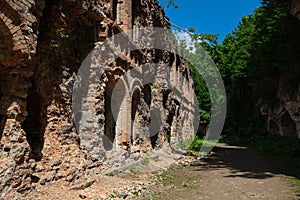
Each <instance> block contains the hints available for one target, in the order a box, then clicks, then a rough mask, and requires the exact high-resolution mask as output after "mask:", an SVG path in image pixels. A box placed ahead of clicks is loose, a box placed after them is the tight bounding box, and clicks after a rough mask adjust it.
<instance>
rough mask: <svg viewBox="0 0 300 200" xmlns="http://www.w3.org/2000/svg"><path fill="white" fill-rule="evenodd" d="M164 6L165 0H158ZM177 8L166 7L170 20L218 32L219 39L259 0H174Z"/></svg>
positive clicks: (207, 31) (201, 30) (257, 3)
mask: <svg viewBox="0 0 300 200" xmlns="http://www.w3.org/2000/svg"><path fill="white" fill-rule="evenodd" d="M159 2H160V3H161V4H162V5H163V6H164V7H165V4H166V0H159ZM175 3H177V4H178V5H179V8H177V9H174V8H169V9H166V13H167V16H168V17H169V18H170V19H171V21H172V22H173V23H175V24H177V25H179V26H181V27H183V28H189V27H193V28H196V30H197V32H199V33H220V37H219V41H222V40H223V39H224V38H225V36H226V34H228V33H230V32H231V31H232V30H233V29H234V28H235V27H236V26H237V25H238V22H239V20H240V19H241V18H242V16H245V15H247V14H251V13H253V11H254V9H255V8H257V7H259V6H260V5H261V4H260V0H213V1H211V0H205V1H204V0H175Z"/></svg>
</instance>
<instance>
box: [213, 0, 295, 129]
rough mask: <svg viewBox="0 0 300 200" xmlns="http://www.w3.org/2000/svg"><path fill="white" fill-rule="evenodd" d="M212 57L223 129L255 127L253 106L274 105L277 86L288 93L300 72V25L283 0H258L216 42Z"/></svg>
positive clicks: (257, 116)
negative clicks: (224, 107) (222, 96)
mask: <svg viewBox="0 0 300 200" xmlns="http://www.w3.org/2000/svg"><path fill="white" fill-rule="evenodd" d="M215 49H216V51H215V52H213V54H214V55H213V57H214V60H215V62H216V63H217V66H218V68H219V70H220V71H221V74H222V76H223V79H224V82H225V85H226V91H227V100H228V117H227V123H226V125H227V128H228V127H229V128H230V129H231V131H232V128H235V129H236V130H235V131H238V129H240V128H241V127H246V129H250V128H253V124H255V126H256V128H260V127H261V125H262V123H261V122H262V119H261V117H260V113H259V109H260V106H261V105H263V104H267V105H270V106H271V107H274V106H276V105H277V104H278V98H277V91H278V90H279V84H280V83H279V82H280V81H281V82H282V83H283V84H281V87H282V88H283V89H284V90H285V91H287V92H289V93H290V95H291V94H293V92H295V90H296V89H297V88H298V84H299V76H300V67H299V64H297V63H300V59H299V52H300V25H299V22H298V21H297V20H296V19H295V18H294V17H293V16H291V15H290V13H289V10H288V2H287V1H281V0H273V1H270V0H263V1H262V6H261V7H260V8H257V9H256V10H255V12H254V13H253V14H251V15H248V16H245V17H243V18H242V19H241V21H240V23H239V25H238V27H237V28H236V29H234V30H233V31H232V33H230V34H228V35H227V36H226V38H225V39H224V41H223V42H222V44H218V45H217V47H216V48H215Z"/></svg>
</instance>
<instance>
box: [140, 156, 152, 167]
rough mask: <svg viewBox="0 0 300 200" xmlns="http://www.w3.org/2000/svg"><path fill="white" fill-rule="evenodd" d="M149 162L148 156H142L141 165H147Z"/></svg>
mask: <svg viewBox="0 0 300 200" xmlns="http://www.w3.org/2000/svg"><path fill="white" fill-rule="evenodd" d="M149 163H150V160H149V158H148V157H143V158H142V160H141V164H142V165H149Z"/></svg>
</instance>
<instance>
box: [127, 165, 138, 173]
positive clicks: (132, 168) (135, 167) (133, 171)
mask: <svg viewBox="0 0 300 200" xmlns="http://www.w3.org/2000/svg"><path fill="white" fill-rule="evenodd" d="M129 170H130V172H131V173H134V174H138V173H140V170H139V168H138V167H137V166H134V165H131V166H130V168H129Z"/></svg>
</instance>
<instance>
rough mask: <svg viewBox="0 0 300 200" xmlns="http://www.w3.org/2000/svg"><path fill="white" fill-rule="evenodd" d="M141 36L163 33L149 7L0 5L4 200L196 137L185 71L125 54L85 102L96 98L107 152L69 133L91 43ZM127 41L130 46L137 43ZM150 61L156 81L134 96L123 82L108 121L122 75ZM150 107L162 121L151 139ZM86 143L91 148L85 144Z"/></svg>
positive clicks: (95, 141)
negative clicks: (122, 98)
mask: <svg viewBox="0 0 300 200" xmlns="http://www.w3.org/2000/svg"><path fill="white" fill-rule="evenodd" d="M139 27H162V28H168V23H167V21H166V20H165V15H164V12H163V9H162V8H160V7H159V5H158V3H157V1H156V0H147V1H143V0H125V1H119V0H92V1H91V0H89V1H85V0H62V1H52V0H18V1H15V0H1V2H0V65H1V69H0V77H1V86H0V88H1V90H0V98H1V102H0V106H1V110H0V121H1V124H0V125H1V126H0V183H1V184H0V191H3V192H2V196H3V195H4V196H5V195H7V194H9V195H12V196H10V197H14V195H15V196H16V195H17V193H15V192H18V193H24V192H26V191H28V190H29V189H30V188H32V186H33V184H34V182H36V181H39V182H41V183H42V184H46V183H47V182H50V181H54V180H58V179H64V180H65V181H67V182H72V181H74V180H76V179H77V178H78V177H79V176H80V175H81V174H82V173H83V172H85V171H86V170H88V169H92V168H95V167H98V166H99V165H101V163H102V162H103V161H104V160H105V159H107V158H108V155H107V151H108V150H110V149H111V148H112V149H113V151H118V150H120V151H128V152H146V151H151V150H152V149H155V148H163V149H166V150H171V149H176V148H177V146H178V143H179V141H180V140H182V139H188V138H189V137H191V136H192V135H193V132H194V127H193V123H192V121H193V120H194V113H193V112H194V110H193V104H194V102H193V101H194V93H193V92H192V89H193V81H192V78H191V71H190V69H189V68H188V67H187V63H186V62H185V61H184V60H183V59H182V58H180V57H179V56H176V55H174V54H173V53H170V52H165V51H161V50H154V49H147V50H142V51H138V52H134V53H130V52H128V56H127V57H124V58H123V60H122V59H119V60H117V61H116V62H115V66H112V65H109V66H106V70H105V71H104V72H103V73H102V74H101V75H99V76H98V79H99V81H98V82H97V84H95V85H91V86H90V89H89V93H88V94H87V96H86V97H90V98H94V99H96V101H95V102H96V105H94V107H95V109H96V111H97V116H96V120H97V131H98V132H99V131H100V132H101V133H102V134H104V135H105V136H106V137H107V138H108V139H109V140H110V141H111V143H112V144H113V145H114V147H112V146H109V147H105V145H104V141H103V140H102V139H101V137H99V135H93V134H94V132H92V131H89V130H85V129H84V126H81V129H80V130H76V127H75V124H74V118H73V117H72V115H73V112H72V90H73V85H74V82H75V80H76V77H77V75H76V74H77V72H78V69H79V68H80V65H81V64H82V62H83V60H84V59H85V58H86V56H87V55H88V54H89V53H90V52H91V50H92V49H93V48H94V47H95V44H101V42H103V41H105V39H106V38H109V37H111V36H112V35H114V34H117V33H120V32H122V31H127V30H130V29H132V28H139ZM128 37H130V38H133V39H134V37H136V35H135V34H131V35H128ZM149 62H156V63H160V65H159V67H158V71H159V73H158V74H157V77H156V80H155V82H154V83H151V84H146V85H143V84H138V85H137V87H130V86H129V85H128V83H124V84H123V87H125V88H127V90H125V91H127V92H129V93H128V94H130V95H127V97H126V98H127V100H128V101H127V103H126V104H122V105H121V106H123V107H122V108H123V109H122V111H120V113H119V116H120V117H119V118H118V119H117V121H115V120H114V119H113V117H112V116H111V112H110V109H111V108H110V107H109V106H108V104H107V102H109V101H111V95H112V94H111V92H112V90H113V89H114V87H113V86H114V85H115V84H116V81H117V80H119V79H122V75H123V74H125V73H127V72H128V71H129V70H132V69H136V70H137V71H140V72H142V68H141V67H142V65H144V64H146V63H149ZM166 66H168V67H169V69H168V70H166ZM116 69H119V70H116ZM120 70H121V71H122V73H120ZM166 76H167V77H171V78H170V81H171V82H172V83H171V84H173V85H174V86H176V88H177V89H178V91H183V92H184V94H183V97H184V98H182V95H180V94H176V93H174V91H171V90H169V89H168V88H167V86H166V85H167V84H170V83H166V78H165V77H166ZM182 77H184V78H182ZM136 81H137V83H138V82H139V81H140V80H136ZM89 95H90V96H89ZM156 104H157V105H159V106H161V107H163V108H164V112H165V113H166V115H165V117H164V118H159V120H160V121H161V124H162V127H161V129H160V130H158V134H157V135H149V132H151V130H149V127H148V125H149V123H150V121H151V119H150V117H151V109H153V108H154V107H155V105H156ZM87 105H88V103H87ZM80 120H81V119H80ZM132 120H133V122H134V123H132V122H131V121H132ZM80 122H82V123H83V121H80ZM150 128H151V127H150ZM84 137H90V138H91V140H90V141H89V142H88V143H85V142H86V141H87V140H82V138H84ZM89 148H90V149H89ZM107 148H108V149H107ZM97 169H98V170H100V167H98V168H97Z"/></svg>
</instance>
